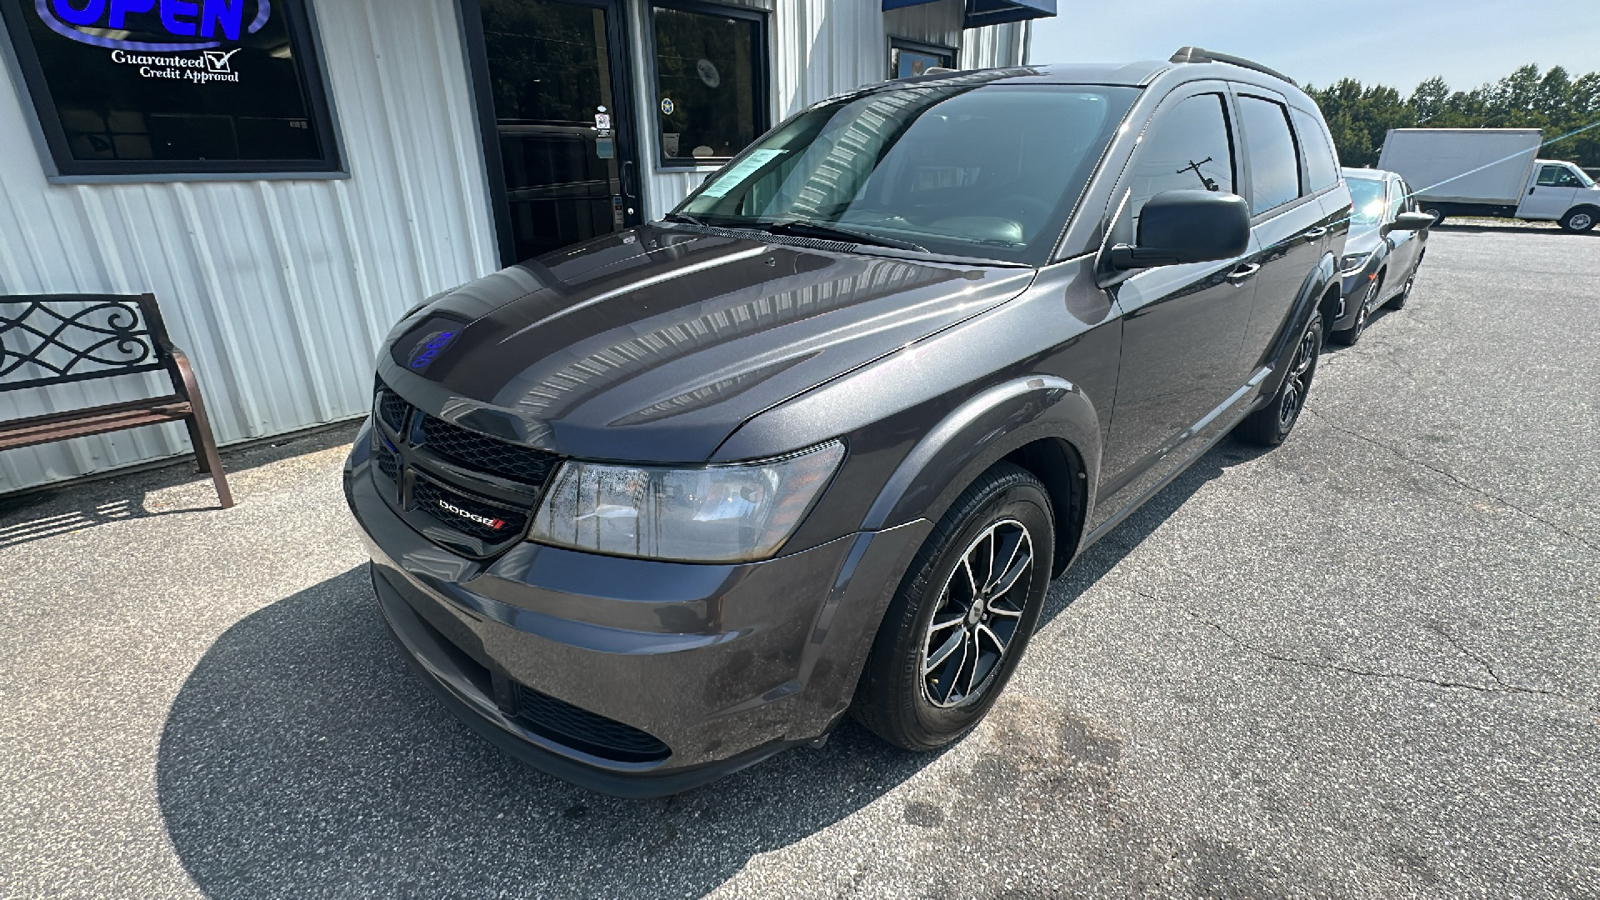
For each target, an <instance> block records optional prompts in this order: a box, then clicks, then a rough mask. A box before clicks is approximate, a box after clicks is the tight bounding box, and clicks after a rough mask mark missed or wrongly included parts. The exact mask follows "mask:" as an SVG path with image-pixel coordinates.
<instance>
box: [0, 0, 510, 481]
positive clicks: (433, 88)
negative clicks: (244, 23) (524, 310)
mask: <svg viewBox="0 0 1600 900" xmlns="http://www.w3.org/2000/svg"><path fill="white" fill-rule="evenodd" d="M308 6H311V7H312V8H313V14H314V16H315V17H316V19H317V25H318V31H319V34H320V37H321V46H322V50H323V54H322V55H323V64H324V66H325V68H326V73H325V74H326V76H327V81H328V83H329V85H330V90H331V91H332V98H333V103H334V109H335V114H336V116H337V119H338V122H337V125H338V130H339V131H340V135H341V138H342V141H341V144H342V149H343V152H344V159H345V164H346V166H347V169H348V171H349V172H350V175H351V177H350V178H349V179H340V180H327V181H256V182H248V181H246V182H214V181H211V182H184V183H166V184H116V185H51V184H48V183H47V182H46V181H45V177H44V174H43V168H42V166H41V162H40V159H39V156H38V153H37V152H36V150H35V147H34V143H33V140H32V136H31V132H30V125H29V120H30V119H32V117H33V116H34V112H33V109H32V107H31V105H29V104H28V101H27V98H26V94H25V92H24V91H23V90H22V89H21V87H20V85H16V84H11V83H10V82H11V80H12V78H13V76H12V75H11V74H10V73H9V67H3V66H0V68H7V69H8V74H6V75H0V294H30V293H56V292H72V291H85V292H109V293H141V292H143V291H147V290H148V291H153V292H154V293H155V294H156V297H157V299H158V300H159V301H160V304H161V309H162V312H163V314H164V317H165V318H166V320H167V324H168V327H169V328H170V330H171V332H172V337H173V341H174V342H175V343H176V344H177V345H178V346H180V347H182V348H183V349H184V350H186V351H187V352H188V353H189V355H190V357H191V359H192V360H193V362H194V363H195V365H196V368H197V369H198V372H199V377H200V383H201V387H202V389H203V390H204V391H205V395H206V404H207V406H208V408H209V411H210V413H211V420H212V425H213V428H214V429H215V430H216V433H217V439H218V440H219V441H220V442H222V443H225V444H226V443H230V442H234V441H240V440H245V439H249V438H254V437H260V436H264V435H271V434H279V433H282V432H286V431H293V430H295V429H297V428H304V427H307V426H311V425H316V424H319V423H323V422H330V421H334V420H337V419H342V418H348V417H350V416H354V415H359V414H360V413H361V412H362V411H363V410H364V408H365V407H366V404H367V398H368V396H369V392H370V390H371V385H372V356H373V351H374V350H375V348H376V346H377V343H378V341H379V340H380V339H381V338H382V337H383V335H384V333H386V332H387V331H388V329H389V326H390V324H391V323H393V322H394V320H395V319H397V318H398V317H399V316H400V314H401V313H403V312H404V311H405V310H407V309H409V308H410V307H411V306H412V305H414V304H415V303H416V302H417V301H418V300H420V299H421V298H423V297H426V296H427V295H429V294H431V293H434V292H436V291H439V290H443V289H445V288H448V287H451V286H453V285H456V284H459V283H461V282H463V281H467V280H469V279H472V278H475V277H477V276H480V275H483V274H486V273H488V272H490V271H493V270H494V269H495V268H496V267H497V266H496V258H495V241H494V232H493V225H492V222H491V216H490V214H489V207H488V193H487V188H486V184H485V180H484V174H483V162H482V148H481V144H480V143H479V140H478V126H477V120H476V118H475V116H474V113H473V104H472V96H471V89H470V86H469V84H468V80H467V76H466V66H465V63H464V61H463V57H462V47H461V37H460V29H459V26H458V20H457V14H456V12H455V6H454V4H453V3H452V2H451V0H327V2H313V3H310V4H308ZM8 84H9V86H10V87H11V88H12V89H11V90H7V89H6V85H8ZM132 380H133V379H115V380H113V381H101V382H90V383H88V384H82V385H69V386H63V387H60V388H56V389H53V390H51V391H49V392H45V391H39V390H29V391H18V392H12V393H6V394H0V419H7V418H14V417H19V416H28V415H37V414H40V413H45V412H51V411H54V410H55V409H57V408H61V409H69V408H75V407H82V406H85V405H90V404H95V403H106V402H112V401H115V400H120V399H132V398H135V397H138V396H141V394H140V391H139V388H138V386H137V385H129V384H122V385H117V384H116V382H119V381H120V382H127V381H132ZM163 384H164V379H163V378H161V377H160V376H151V377H150V380H149V382H148V388H147V390H146V393H145V395H148V394H149V393H151V392H154V391H156V390H161V389H162V387H163ZM188 450H189V440H188V435H187V434H186V433H185V432H184V430H183V428H182V426H181V425H167V426H158V427H155V428H141V429H137V430H134V431H124V432H118V433H115V434H109V435H103V436H98V437H91V438H80V439H77V440H73V441H67V442H62V443H56V444H48V445H44V446H41V447H35V448H29V449H24V450H10V451H6V452H5V453H0V492H3V491H6V490H10V489H14V488H18V487H24V486H30V485H35V484H42V483H46V482H50V481H57V480H61V479H64V478H71V477H74V476H77V475H82V474H86V473H89V472H93V471H97V470H102V469H109V468H114V467H117V466H122V465H127V464H130V463H135V462H139V461H141V460H147V459H153V458H159V457H164V456H171V455H174V454H180V453H187V452H188Z"/></svg>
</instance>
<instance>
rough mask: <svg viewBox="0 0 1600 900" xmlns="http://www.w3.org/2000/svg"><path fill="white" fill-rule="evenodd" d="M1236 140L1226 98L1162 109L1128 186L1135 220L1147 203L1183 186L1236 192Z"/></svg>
mask: <svg viewBox="0 0 1600 900" xmlns="http://www.w3.org/2000/svg"><path fill="white" fill-rule="evenodd" d="M1233 173H1234V166H1233V142H1232V141H1231V140H1230V139H1229V137H1228V116H1227V111H1226V107H1224V106H1223V100H1222V95H1221V94H1197V95H1196V96H1193V97H1189V98H1186V99H1184V100H1180V101H1178V103H1177V104H1176V105H1174V106H1170V107H1163V108H1162V109H1160V110H1157V112H1156V115H1155V121H1153V122H1151V123H1150V130H1149V131H1148V132H1146V133H1145V135H1144V137H1143V138H1142V139H1141V140H1140V141H1139V152H1138V156H1137V157H1136V158H1135V159H1134V163H1133V170H1132V175H1131V177H1130V178H1129V179H1128V187H1129V189H1130V190H1131V191H1132V196H1131V197H1130V198H1129V200H1128V209H1129V210H1130V211H1131V212H1132V214H1133V216H1134V218H1135V219H1137V218H1138V216H1139V210H1140V209H1142V208H1143V207H1144V204H1145V201H1147V200H1149V199H1150V198H1151V197H1154V196H1155V195H1156V194H1159V193H1161V192H1162V191H1172V190H1178V189H1182V188H1187V189H1191V190H1193V189H1201V188H1203V189H1205V190H1211V191H1221V192H1222V193H1225V194H1232V193H1235V189H1234V175H1233Z"/></svg>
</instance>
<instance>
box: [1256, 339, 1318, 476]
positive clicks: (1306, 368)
mask: <svg viewBox="0 0 1600 900" xmlns="http://www.w3.org/2000/svg"><path fill="white" fill-rule="evenodd" d="M1320 355H1322V313H1320V312H1318V313H1313V314H1312V316H1311V321H1310V322H1307V323H1306V329H1305V331H1303V332H1302V333H1301V335H1300V341H1299V343H1298V344H1296V345H1295V348H1294V355H1293V357H1292V358H1291V360H1290V362H1289V372H1288V374H1287V375H1285V376H1284V379H1283V384H1281V385H1279V386H1278V392H1277V393H1276V394H1273V395H1272V401H1271V402H1270V403H1268V404H1267V405H1266V406H1263V407H1262V408H1260V409H1258V410H1256V411H1255V412H1253V413H1251V414H1250V415H1248V416H1246V417H1245V420H1244V421H1243V422H1241V423H1239V429H1238V434H1239V436H1240V437H1242V438H1244V439H1245V440H1247V441H1250V442H1251V443H1255V444H1260V445H1262V446H1264V447H1276V446H1278V445H1279V444H1281V443H1283V441H1284V439H1285V438H1287V437H1288V436H1289V432H1290V431H1292V430H1294V423H1296V422H1298V421H1300V411H1301V410H1303V409H1305V405H1306V394H1307V393H1309V392H1310V390H1311V379H1312V378H1314V377H1316V374H1317V357H1318V356H1320Z"/></svg>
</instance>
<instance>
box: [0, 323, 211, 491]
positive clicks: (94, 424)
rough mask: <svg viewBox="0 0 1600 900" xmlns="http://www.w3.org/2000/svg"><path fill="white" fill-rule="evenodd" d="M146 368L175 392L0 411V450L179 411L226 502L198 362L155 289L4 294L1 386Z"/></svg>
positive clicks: (169, 417) (162, 418) (156, 420)
mask: <svg viewBox="0 0 1600 900" xmlns="http://www.w3.org/2000/svg"><path fill="white" fill-rule="evenodd" d="M145 372H165V373H166V374H167V376H168V378H170V379H171V381H172V393H171V394H167V395H165V396H161V397H151V398H147V399H141V400H129V401H125V402H121V403H111V404H107V405H104V406H95V407H90V408H88V409H76V410H68V411H66V412H57V413H50V414H48V415H43V416H33V417H31V418H26V419H11V420H5V421H0V450H10V449H13V448H17V447H30V446H33V445H35V444H45V443H49V442H51V441H61V440H66V439H67V438H75V437H84V436H86V435H91V434H104V433H106V432H108V431H122V430H124V429H128V428H139V427H141V426H144V425H159V424H161V423H163V422H179V421H181V422H184V423H185V424H187V425H188V426H189V439H190V442H191V443H192V445H193V446H194V456H195V461H196V462H198V463H199V464H200V471H202V472H208V473H210V475H211V480H212V481H213V482H214V483H215V484H216V487H217V499H218V500H219V501H221V503H222V508H223V509H227V508H228V507H230V506H232V505H233V494H232V493H230V492H229V491H228V479H227V477H226V476H225V475H224V474H223V472H222V460H221V459H220V458H219V457H218V456H217V442H216V439H215V438H213V437H212V435H211V423H210V422H209V421H208V420H207V419H206V407H205V403H204V402H202V401H201V399H200V385H199V383H198V382H197V381H196V380H195V377H194V368H193V367H192V366H190V365H189V359H188V357H186V356H184V354H183V351H182V350H179V349H178V348H177V347H174V346H173V345H172V340H171V339H170V338H169V337H167V326H166V324H165V323H164V322H162V321H161V310H160V309H159V308H158V307H157V306H156V298H155V296H154V295H153V294H141V295H139V296H122V295H111V294H34V295H25V296H12V297H0V393H4V392H9V391H20V390H27V389H28V388H41V387H48V386H50V385H57V384H72V383H75V382H80V381H90V380H94V379H100V378H116V377H120V376H124V375H139V374H142V373H145Z"/></svg>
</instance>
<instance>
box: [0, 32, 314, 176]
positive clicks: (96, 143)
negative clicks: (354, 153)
mask: <svg viewBox="0 0 1600 900" xmlns="http://www.w3.org/2000/svg"><path fill="white" fill-rule="evenodd" d="M0 13H3V14H4V16H3V17H4V20H5V26H6V31H7V33H8V34H9V35H10V37H11V41H12V43H13V45H14V47H15V49H16V53H17V59H18V60H19V61H20V63H21V67H22V71H23V75H24V79H25V81H26V84H27V87H28V90H29V93H30V94H31V95H32V97H33V103H34V107H35V109H36V111H37V113H38V115H39V123H40V126H41V129H42V130H43V132H44V136H45V142H46V144H48V146H49V148H50V152H51V155H52V157H53V158H54V162H55V165H56V169H57V171H58V172H59V173H60V174H62V175H118V174H126V175H142V174H198V173H210V172H256V173H262V172H280V171H281V172H299V171H306V172H316V171H337V170H338V168H339V162H338V157H337V153H336V151H335V148H334V141H333V128H332V123H331V121H330V117H329V115H328V110H327V102H326V99H325V97H324V92H323V87H322V78H321V72H320V69H319V67H318V65H317V61H316V59H315V57H314V49H313V42H312V40H311V33H310V29H309V22H308V20H307V18H306V11H305V7H304V5H303V3H302V0H274V2H268V0H233V2H221V0H203V2H179V0H150V2H138V0H110V2H107V0H71V2H69V0H0Z"/></svg>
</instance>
